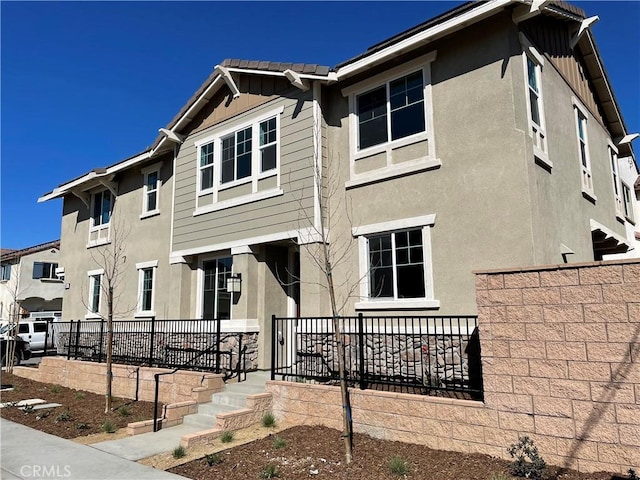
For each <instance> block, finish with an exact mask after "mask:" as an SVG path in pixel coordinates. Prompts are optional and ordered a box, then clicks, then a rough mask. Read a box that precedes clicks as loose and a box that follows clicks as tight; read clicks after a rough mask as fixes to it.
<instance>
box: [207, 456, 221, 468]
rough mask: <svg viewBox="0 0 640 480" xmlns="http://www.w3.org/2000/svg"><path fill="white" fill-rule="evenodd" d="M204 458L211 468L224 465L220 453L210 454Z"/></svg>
mask: <svg viewBox="0 0 640 480" xmlns="http://www.w3.org/2000/svg"><path fill="white" fill-rule="evenodd" d="M204 458H205V460H206V461H207V465H209V466H210V467H213V466H214V465H218V464H220V463H222V455H220V454H219V453H209V454H207V455H205V456H204Z"/></svg>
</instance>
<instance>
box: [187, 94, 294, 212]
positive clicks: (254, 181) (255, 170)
mask: <svg viewBox="0 0 640 480" xmlns="http://www.w3.org/2000/svg"><path fill="white" fill-rule="evenodd" d="M283 112H284V106H280V107H278V108H275V109H271V110H269V111H267V112H264V113H262V114H260V115H256V116H253V117H250V118H248V119H247V118H244V119H239V120H235V121H233V122H230V123H225V124H224V128H221V129H219V130H217V131H215V133H213V134H211V135H208V136H207V137H205V138H202V139H200V140H198V141H196V142H195V143H194V145H195V148H196V158H197V161H196V208H195V211H194V214H193V215H194V216H196V215H200V214H203V213H209V212H213V211H216V210H222V209H225V208H230V207H234V206H237V205H243V204H245V203H250V202H254V201H256V200H263V199H265V198H270V197H273V196H277V195H282V194H283V193H284V192H283V191H282V190H281V188H280V175H281V172H280V166H281V161H280V150H281V143H282V139H281V126H282V122H281V117H282V113H283ZM274 117H275V119H276V167H275V168H274V169H271V170H267V171H266V172H261V171H260V170H261V164H260V152H261V149H260V123H261V122H263V121H265V120H269V119H270V118H274ZM248 127H252V130H251V175H250V176H249V177H245V178H241V179H239V180H234V181H232V182H227V183H225V184H222V183H221V168H222V139H223V138H224V137H227V136H229V135H231V134H233V133H235V132H238V131H239V130H243V129H245V128H248ZM209 143H213V186H212V187H211V188H207V189H205V190H201V189H200V186H201V184H200V147H202V146H203V145H206V144H209ZM271 177H276V187H275V188H271V189H268V190H258V183H259V181H260V180H263V179H265V178H271ZM249 183H250V184H251V193H249V194H247V195H242V196H239V197H236V198H232V199H229V200H224V201H218V193H219V192H221V191H223V190H227V189H230V188H233V187H237V186H240V185H245V184H249ZM206 195H212V203H211V204H208V205H200V206H198V202H199V199H200V197H203V196H206Z"/></svg>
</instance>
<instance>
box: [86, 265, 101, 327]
mask: <svg viewBox="0 0 640 480" xmlns="http://www.w3.org/2000/svg"><path fill="white" fill-rule="evenodd" d="M101 296H102V273H94V272H89V303H88V305H87V306H88V310H89V315H88V316H90V317H95V316H96V314H99V313H100V297H101Z"/></svg>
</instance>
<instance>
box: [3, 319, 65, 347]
mask: <svg viewBox="0 0 640 480" xmlns="http://www.w3.org/2000/svg"><path fill="white" fill-rule="evenodd" d="M56 313H58V312H34V313H32V314H31V315H30V316H29V317H27V318H22V319H21V320H20V323H19V324H18V335H19V336H20V337H21V338H22V339H23V340H26V341H27V342H29V343H30V345H31V351H32V352H38V351H43V350H44V349H45V342H46V344H47V350H53V349H54V348H55V347H54V343H53V322H54V320H56V319H59V315H56ZM8 330H9V325H8V324H6V323H5V324H3V325H2V327H0V337H2V338H6V336H7V331H8Z"/></svg>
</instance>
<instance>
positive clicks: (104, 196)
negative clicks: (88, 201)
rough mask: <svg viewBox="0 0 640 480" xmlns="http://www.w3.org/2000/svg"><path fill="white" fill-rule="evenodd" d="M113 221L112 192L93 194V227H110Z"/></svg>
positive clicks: (105, 191)
mask: <svg viewBox="0 0 640 480" xmlns="http://www.w3.org/2000/svg"><path fill="white" fill-rule="evenodd" d="M110 219H111V192H110V191H109V190H104V191H102V192H98V193H94V194H93V214H92V215H91V223H92V226H93V227H99V226H101V225H108V224H109V220H110Z"/></svg>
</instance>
